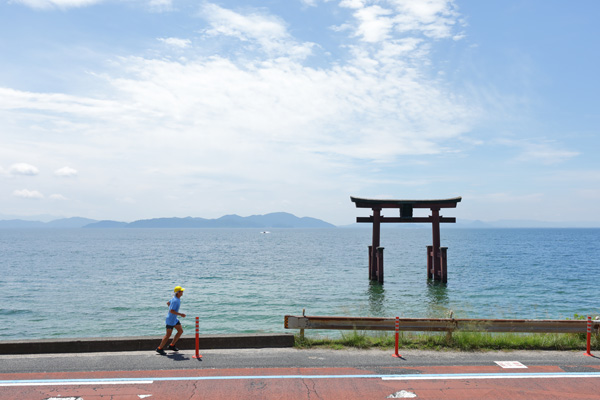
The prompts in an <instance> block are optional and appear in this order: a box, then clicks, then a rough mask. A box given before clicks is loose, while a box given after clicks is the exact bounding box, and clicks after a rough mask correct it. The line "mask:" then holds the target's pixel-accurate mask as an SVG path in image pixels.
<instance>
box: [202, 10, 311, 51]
mask: <svg viewBox="0 0 600 400" xmlns="http://www.w3.org/2000/svg"><path fill="white" fill-rule="evenodd" d="M201 15H202V16H203V18H205V19H206V20H207V21H208V23H209V25H210V28H208V29H206V30H205V31H204V34H205V35H208V36H220V35H224V36H230V37H234V38H236V39H238V40H240V41H243V42H247V43H248V44H250V45H252V46H258V48H260V49H262V50H263V51H265V52H266V53H268V54H270V55H274V56H280V55H287V56H293V57H297V58H305V57H307V56H308V55H310V53H311V51H312V47H313V46H314V43H307V42H305V43H301V42H298V41H297V40H295V39H294V38H293V37H292V36H291V35H290V34H289V33H288V31H287V28H286V23H285V22H284V21H283V20H282V19H280V18H279V17H277V16H274V15H271V14H267V13H264V12H259V11H254V12H250V13H245V14H242V13H240V12H236V11H234V10H230V9H226V8H223V7H221V6H218V5H216V4H211V3H206V4H205V5H204V6H203V7H202V11H201Z"/></svg>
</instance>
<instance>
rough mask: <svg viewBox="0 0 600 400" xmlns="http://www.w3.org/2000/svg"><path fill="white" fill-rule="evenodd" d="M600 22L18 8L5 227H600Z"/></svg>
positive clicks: (41, 4) (265, 7)
mask: <svg viewBox="0 0 600 400" xmlns="http://www.w3.org/2000/svg"><path fill="white" fill-rule="evenodd" d="M598 15H600V2H598V1H596V0H579V1H577V2H571V1H562V0H561V1H559V0H486V1H481V0H464V1H463V0H455V1H446V0H419V1H416V0H243V1H236V0H220V1H219V0H206V1H202V0H200V1H197V0H196V1H188V0H146V1H142V0H123V1H111V0H8V1H7V0H0V217H3V219H8V218H11V217H28V218H34V217H39V218H41V217H40V216H46V218H49V219H52V218H54V217H58V218H60V217H74V216H79V217H86V218H92V219H97V220H119V221H134V220H138V219H146V218H158V217H187V216H192V217H203V218H218V217H220V216H222V215H226V214H238V215H241V216H249V215H256V214H266V213H270V212H279V211H284V212H289V213H292V214H295V215H297V216H299V217H304V216H310V217H314V218H320V219H323V220H325V221H328V222H330V223H333V224H336V225H344V224H350V223H353V222H354V221H355V218H356V217H358V216H368V215H369V214H370V210H364V209H356V208H355V206H354V203H352V202H351V201H350V196H355V197H367V198H391V199H444V198H450V197H456V196H461V197H462V201H461V202H460V203H459V204H458V207H457V208H456V209H450V210H443V211H442V215H444V216H455V217H457V219H458V220H481V221H496V220H535V221H550V222H570V221H580V222H581V221H584V222H587V223H590V222H591V223H597V226H600V213H599V212H598V205H599V203H600V157H598V152H599V150H600V97H599V92H600V79H599V74H598V71H600V24H598V23H597V19H598ZM396 213H397V210H396V211H394V212H393V213H392V211H387V213H386V212H385V211H384V213H383V215H386V216H396V215H395V214H396ZM415 215H416V216H420V215H422V214H420V213H419V212H417V211H415ZM50 216H52V218H50Z"/></svg>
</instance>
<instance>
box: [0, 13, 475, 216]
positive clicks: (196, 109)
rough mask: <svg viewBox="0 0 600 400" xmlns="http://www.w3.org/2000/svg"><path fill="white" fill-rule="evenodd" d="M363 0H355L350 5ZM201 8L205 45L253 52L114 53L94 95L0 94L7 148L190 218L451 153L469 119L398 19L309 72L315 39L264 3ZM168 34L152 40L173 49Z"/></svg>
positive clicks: (136, 209)
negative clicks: (37, 154) (305, 37)
mask: <svg viewBox="0 0 600 400" xmlns="http://www.w3.org/2000/svg"><path fill="white" fill-rule="evenodd" d="M365 4H366V2H355V5H356V6H357V7H358V8H357V9H356V10H353V12H354V11H356V12H359V11H361V10H364V9H365V7H366V6H365ZM380 4H381V6H380V9H379V11H381V13H379V14H378V12H379V11H377V12H375V13H374V14H373V15H374V16H373V23H374V24H380V23H381V21H380V20H379V18H381V19H386V18H387V21H388V22H389V21H395V20H394V18H396V11H394V8H393V7H391V3H389V2H388V3H385V2H380ZM383 5H385V7H384V6H383ZM374 10H376V8H373V9H371V11H374ZM203 12H204V13H203V17H204V18H205V19H206V20H207V21H208V22H209V29H208V30H206V31H205V32H204V33H205V34H206V35H208V37H209V39H210V40H211V46H214V47H215V48H217V47H218V44H219V43H220V40H222V39H225V41H226V42H227V45H230V43H231V40H230V39H231V38H235V40H239V41H241V44H242V45H244V46H245V47H246V48H254V49H257V48H258V49H261V50H263V51H259V52H242V51H237V50H238V49H239V47H236V51H235V52H228V51H225V52H219V51H218V50H216V51H215V53H213V54H210V55H204V53H202V55H197V53H196V52H195V51H194V49H193V48H191V47H192V46H189V47H185V48H183V49H182V51H184V52H185V57H182V58H180V59H179V60H178V61H174V60H173V59H171V58H169V57H163V56H162V55H157V56H156V57H154V58H152V57H149V56H148V57H146V58H144V57H139V56H138V57H133V56H132V57H122V58H118V59H116V58H115V59H113V60H112V61H113V63H114V64H113V67H114V69H113V70H109V71H102V72H101V73H97V74H95V75H93V76H94V77H95V78H96V79H98V82H95V85H96V86H95V87H100V85H102V84H104V87H103V88H102V89H104V90H103V91H101V90H96V91H95V92H94V93H102V94H101V95H100V96H98V97H96V98H94V97H91V96H90V97H86V96H85V95H78V96H76V95H70V94H63V93H36V92H27V91H19V90H15V89H9V88H0V114H3V115H10V120H11V121H16V122H15V123H14V124H13V125H14V129H13V130H12V131H11V132H12V133H10V135H12V139H13V140H12V143H15V146H17V144H18V146H21V147H20V148H19V151H20V152H21V153H25V154H26V152H27V151H28V150H29V148H30V147H31V146H32V144H35V147H37V148H38V149H43V152H44V154H45V156H46V157H47V158H46V159H45V160H44V163H45V165H48V164H50V163H51V162H56V160H69V162H70V163H73V164H72V165H78V166H82V165H85V170H86V180H89V181H90V182H92V183H88V185H89V186H87V190H86V192H87V193H90V197H92V193H93V194H94V196H95V197H96V198H103V200H104V201H105V203H106V205H105V206H104V207H105V212H107V213H110V212H113V210H112V208H122V209H127V210H129V211H130V212H131V213H141V212H142V210H144V209H151V208H154V207H156V208H159V207H161V206H162V207H163V209H172V208H173V204H174V203H175V200H173V199H175V198H177V199H180V200H177V203H176V204H177V209H178V210H181V212H182V213H185V214H188V215H191V214H194V213H196V214H197V211H194V210H197V207H198V199H199V198H201V199H202V202H203V204H205V206H206V207H212V210H214V212H215V213H217V212H231V211H232V210H234V211H235V210H237V209H238V207H240V205H239V204H246V203H247V204H249V206H248V207H255V206H250V204H260V207H266V208H269V206H270V204H271V203H269V202H271V201H272V202H273V204H275V205H274V207H277V208H280V206H279V204H284V203H285V202H289V201H292V202H294V203H298V202H303V200H305V201H304V202H310V198H311V197H313V198H314V196H315V194H316V193H318V195H317V197H320V195H322V194H323V193H325V192H327V193H330V194H331V193H334V194H333V196H337V195H339V193H347V191H348V190H349V188H357V189H358V188H362V187H364V186H368V185H370V184H371V183H372V177H364V174H365V171H366V170H371V169H373V168H374V167H373V165H374V164H376V167H375V169H378V168H383V167H382V165H383V166H385V165H388V164H387V163H390V164H392V165H394V163H395V162H397V160H398V159H401V158H402V157H404V156H411V157H413V156H418V155H427V154H439V153H442V152H446V151H449V150H452V149H449V146H450V145H451V144H452V143H455V142H456V141H455V140H454V139H456V138H457V137H459V136H461V135H462V134H464V133H465V132H467V131H468V130H469V128H470V126H471V124H472V120H473V118H474V117H476V116H477V112H478V110H477V108H476V107H474V106H472V105H471V104H469V101H468V100H467V99H464V98H461V97H460V96H457V95H454V94H453V93H451V92H450V91H449V90H448V89H447V88H446V87H445V86H444V85H443V84H440V82H439V81H438V80H437V79H438V78H437V76H436V77H435V78H433V79H432V78H431V77H430V76H428V75H427V73H426V71H427V66H428V63H429V62H430V60H429V59H428V48H427V43H428V41H431V39H429V38H428V37H426V36H425V35H421V36H419V37H417V36H410V35H408V36H407V35H400V34H398V32H397V29H396V27H395V24H396V22H394V25H388V26H384V25H380V26H379V30H376V29H375V28H374V27H373V28H369V29H367V28H365V29H366V30H365V32H364V33H363V34H361V36H354V37H350V38H348V41H346V42H345V44H344V47H340V51H342V52H343V51H347V52H348V53H347V54H346V57H345V58H344V57H343V58H340V59H339V61H337V62H335V63H332V64H331V65H324V66H323V65H321V66H314V65H312V64H311V63H309V62H307V61H306V58H305V56H306V54H309V51H306V49H310V48H311V46H312V44H311V43H304V42H302V41H299V40H297V39H296V38H294V37H293V36H292V35H291V34H290V32H288V28H287V26H286V24H285V23H284V22H283V21H281V20H280V19H279V18H278V17H274V16H272V15H269V14H267V13H266V12H265V11H264V10H263V9H260V11H256V10H252V11H250V12H245V13H244V12H236V11H233V10H227V9H225V8H223V7H219V6H216V5H213V4H206V5H205V6H204V8H203ZM352 18H354V17H352ZM365 18H367V17H365ZM365 21H366V19H365ZM351 22H353V23H355V22H356V20H355V19H351ZM384 22H385V21H384ZM352 26H353V27H354V28H356V27H357V25H356V24H354V25H352ZM350 35H351V34H350ZM368 35H372V36H368ZM386 36H388V37H389V39H387V40H383V38H384V37H386ZM365 37H371V38H372V40H374V42H369V43H367V42H366V41H364V40H362V39H364V38H365ZM171 39H174V38H170V39H169V38H165V39H161V40H162V41H163V42H164V43H165V44H171V45H177V43H178V42H177V41H176V40H179V39H175V41H174V40H171ZM379 39H381V41H377V40H379ZM450 39H451V38H450V37H449V38H448V40H450ZM347 43H351V44H350V45H347ZM179 44H181V45H183V44H184V42H181V43H179ZM303 51H304V52H303ZM149 54H152V53H149ZM1 116H2V115H0V117H1ZM19 123H20V125H19ZM19 126H20V128H19ZM3 140H4V138H3ZM7 140H10V138H8V137H7ZM21 143H22V145H21ZM0 147H2V146H0ZM51 157H56V158H55V160H51ZM50 165H51V164H50ZM55 174H56V175H58V176H74V175H75V174H76V171H75V170H74V169H72V168H71V167H64V168H61V169H59V170H56V171H55ZM380 179H384V178H383V177H381V178H380ZM418 180H419V179H418V178H415V181H418ZM79 183H81V184H84V182H79ZM52 190H63V189H52ZM65 195H67V196H68V197H73V196H72V195H70V193H68V192H65ZM125 196H129V197H125ZM241 197H244V198H245V199H247V200H245V201H244V202H242V203H240V202H239V201H238V199H239V198H241ZM145 198H151V199H152V201H151V202H149V201H143V199H145ZM78 199H79V195H78ZM115 199H119V200H118V202H120V203H121V204H119V206H118V207H114V204H115ZM133 199H135V201H134V200H133ZM181 199H182V200H181ZM223 199H227V202H225V201H223ZM265 199H268V200H267V201H265ZM290 199H292V200H290ZM186 203H188V208H184V207H181V205H182V204H186ZM286 204H287V203H286ZM128 205H131V207H130V208H127V207H128ZM101 207H102V206H101ZM184 210H187V211H184ZM260 211H261V210H257V209H256V208H254V211H253V212H260ZM265 211H269V210H268V209H266V210H265ZM73 212H74V211H73ZM96 212H98V213H100V212H101V211H100V210H99V209H97V211H96ZM148 213H149V214H155V212H153V211H150V212H148ZM202 214H203V215H206V214H205V213H204V212H203V213H202ZM137 215H138V216H139V214H137ZM154 216H155V215H154ZM102 218H104V217H102Z"/></svg>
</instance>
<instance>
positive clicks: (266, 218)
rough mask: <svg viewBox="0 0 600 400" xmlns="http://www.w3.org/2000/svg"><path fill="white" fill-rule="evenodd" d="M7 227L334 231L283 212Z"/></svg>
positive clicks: (7, 223) (5, 224) (16, 222)
mask: <svg viewBox="0 0 600 400" xmlns="http://www.w3.org/2000/svg"><path fill="white" fill-rule="evenodd" d="M2 228H4V229H8V228H46V229H49V228H63V229H64V228H93V229H102V228H105V229H106V228H113V229H114V228H258V229H265V228H335V225H333V224H330V223H328V222H325V221H323V220H320V219H316V218H311V217H302V218H300V217H296V216H295V215H293V214H290V213H286V212H276V213H270V214H265V215H251V216H249V217H240V216H239V215H235V214H233V215H224V216H222V217H220V218H216V219H206V218H193V217H186V218H176V217H173V218H153V219H142V220H138V221H133V222H120V221H97V220H93V219H89V218H81V217H73V218H62V219H57V220H54V221H50V222H41V221H25V220H21V219H13V220H3V221H0V229H2Z"/></svg>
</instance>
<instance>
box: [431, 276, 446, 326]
mask: <svg viewBox="0 0 600 400" xmlns="http://www.w3.org/2000/svg"><path fill="white" fill-rule="evenodd" d="M449 305H450V300H449V298H448V285H447V284H445V283H442V282H440V281H431V280H430V281H428V282H427V314H428V315H427V316H428V317H429V318H448V314H449V313H450V310H449Z"/></svg>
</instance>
